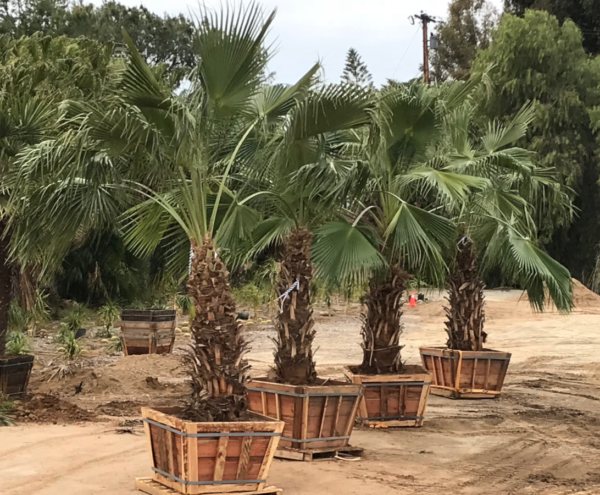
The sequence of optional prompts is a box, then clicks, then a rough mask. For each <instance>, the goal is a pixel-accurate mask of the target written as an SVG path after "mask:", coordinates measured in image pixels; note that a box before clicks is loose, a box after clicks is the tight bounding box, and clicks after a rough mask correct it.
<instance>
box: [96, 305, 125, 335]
mask: <svg viewBox="0 0 600 495" xmlns="http://www.w3.org/2000/svg"><path fill="white" fill-rule="evenodd" d="M98 315H99V316H100V321H101V322H102V324H103V325H104V328H105V329H107V330H109V331H110V329H111V328H112V327H113V326H114V324H115V321H117V320H118V319H119V318H120V317H121V308H119V306H117V304H116V303H114V302H113V301H108V302H107V303H106V304H105V305H104V306H102V307H101V308H100V309H99V310H98Z"/></svg>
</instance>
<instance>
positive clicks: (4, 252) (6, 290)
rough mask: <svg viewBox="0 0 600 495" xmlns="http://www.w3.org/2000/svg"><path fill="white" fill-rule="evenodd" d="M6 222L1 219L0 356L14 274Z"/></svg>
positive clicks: (6, 325)
mask: <svg viewBox="0 0 600 495" xmlns="http://www.w3.org/2000/svg"><path fill="white" fill-rule="evenodd" d="M5 229H6V223H5V222H3V221H0V356H3V355H4V353H5V352H6V333H7V332H8V310H9V309H10V298H11V295H12V274H11V269H10V265H9V263H8V253H9V248H10V246H9V245H10V241H9V239H8V236H5V235H4V233H5Z"/></svg>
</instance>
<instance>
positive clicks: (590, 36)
mask: <svg viewBox="0 0 600 495" xmlns="http://www.w3.org/2000/svg"><path fill="white" fill-rule="evenodd" d="M504 7H505V9H506V11H507V12H511V13H514V14H516V15H519V16H521V17H522V16H523V15H524V14H525V11H526V10H527V9H534V10H545V11H546V12H548V13H550V14H552V15H554V16H556V17H557V18H558V20H559V21H560V22H561V23H563V22H564V21H565V20H567V19H571V20H572V21H573V22H574V23H575V24H577V27H579V29H580V30H581V33H582V34H583V47H584V48H585V50H586V51H587V52H588V53H591V54H593V55H598V54H600V1H598V0H585V1H581V0H504Z"/></svg>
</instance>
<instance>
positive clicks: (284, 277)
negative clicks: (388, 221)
mask: <svg viewBox="0 0 600 495" xmlns="http://www.w3.org/2000/svg"><path fill="white" fill-rule="evenodd" d="M371 108H372V91H371V89H369V88H367V89H365V88H361V87H360V86H358V85H353V84H340V85H321V84H320V83H319V82H318V81H315V82H313V84H312V87H311V88H309V89H308V90H307V91H306V92H305V94H304V95H303V96H302V97H301V98H299V99H298V100H297V101H296V102H295V104H293V105H291V106H290V107H289V109H288V110H287V112H285V113H283V114H281V115H280V118H279V119H278V120H277V121H276V122H274V123H273V125H272V126H271V128H270V129H269V130H268V132H267V135H268V136H269V137H268V139H267V144H266V146H265V150H264V152H263V156H265V161H266V162H267V167H266V170H265V171H263V172H262V173H261V174H259V175H257V174H252V173H250V174H247V177H248V178H249V179H250V180H251V181H252V183H251V184H250V185H249V186H248V187H249V188H251V189H250V190H251V191H255V192H253V194H252V197H253V198H255V201H260V202H259V203H257V204H256V205H255V206H256V208H257V209H258V210H260V211H261V212H262V213H263V214H264V216H265V217H266V218H265V220H264V221H262V222H261V223H260V224H259V225H258V226H257V228H256V229H255V231H254V232H253V239H254V242H253V246H252V247H251V249H249V251H248V252H249V253H250V255H252V254H256V253H258V252H260V251H263V250H264V249H266V248H268V247H270V246H273V245H278V246H280V247H281V265H280V266H281V269H280V274H279V282H278V284H277V287H276V293H277V296H278V301H279V304H278V306H279V312H278V317H277V324H276V330H277V337H276V339H275V344H276V351H275V367H274V371H275V374H276V377H277V380H278V381H279V382H281V383H287V384H292V385H310V384H313V383H314V382H315V380H316V379H317V373H316V370H315V362H314V356H313V348H312V344H313V340H314V337H315V330H314V319H313V309H312V304H311V285H312V278H313V267H312V263H311V248H312V237H313V234H312V231H313V230H314V229H315V228H317V227H318V226H319V225H321V224H322V223H323V222H324V221H325V220H326V219H330V218H332V215H333V213H332V212H334V211H337V210H339V209H340V207H341V205H342V204H343V202H344V201H345V200H346V199H347V197H348V189H349V187H348V184H349V183H350V182H351V180H352V179H355V178H359V176H360V170H361V167H360V164H357V163H356V162H355V158H356V157H355V155H356V151H355V149H356V148H357V144H358V140H359V134H360V131H361V128H363V127H364V126H365V125H366V124H367V123H368V122H369V119H370V116H369V113H370V110H371ZM355 189H356V185H355Z"/></svg>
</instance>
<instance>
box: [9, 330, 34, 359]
mask: <svg viewBox="0 0 600 495" xmlns="http://www.w3.org/2000/svg"><path fill="white" fill-rule="evenodd" d="M6 352H7V353H8V354H9V355H12V356H22V355H24V354H29V353H30V352H31V343H30V341H29V338H28V337H27V335H25V334H24V333H23V332H19V331H16V330H13V331H11V332H9V333H8V335H7V337H6Z"/></svg>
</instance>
